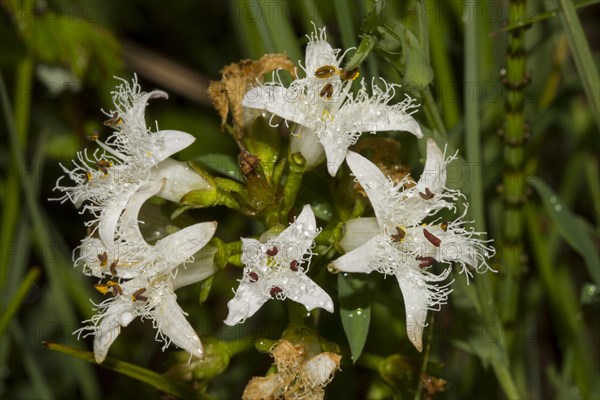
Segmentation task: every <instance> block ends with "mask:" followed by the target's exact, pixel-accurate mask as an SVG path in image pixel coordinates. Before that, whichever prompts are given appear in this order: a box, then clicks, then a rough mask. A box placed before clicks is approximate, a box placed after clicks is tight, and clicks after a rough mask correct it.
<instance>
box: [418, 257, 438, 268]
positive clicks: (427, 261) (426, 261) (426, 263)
mask: <svg viewBox="0 0 600 400" xmlns="http://www.w3.org/2000/svg"><path fill="white" fill-rule="evenodd" d="M417 260H418V261H421V262H420V263H419V268H427V267H431V266H432V265H433V264H434V263H436V262H437V260H436V259H435V258H433V257H417Z"/></svg>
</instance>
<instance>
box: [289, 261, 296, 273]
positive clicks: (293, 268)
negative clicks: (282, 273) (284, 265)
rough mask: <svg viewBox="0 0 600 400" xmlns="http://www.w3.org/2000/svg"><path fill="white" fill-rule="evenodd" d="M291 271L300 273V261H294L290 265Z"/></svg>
mask: <svg viewBox="0 0 600 400" xmlns="http://www.w3.org/2000/svg"><path fill="white" fill-rule="evenodd" d="M290 269H291V270H292V271H294V272H296V271H298V261H296V260H292V262H291V263H290Z"/></svg>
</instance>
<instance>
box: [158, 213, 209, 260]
mask: <svg viewBox="0 0 600 400" xmlns="http://www.w3.org/2000/svg"><path fill="white" fill-rule="evenodd" d="M216 229H217V223H216V222H202V223H199V224H194V225H192V226H188V227H187V228H184V229H182V230H180V231H177V232H175V233H172V234H170V235H169V236H167V237H165V238H163V239H161V240H159V241H158V242H157V243H156V245H155V250H156V251H157V252H158V253H159V254H164V255H165V257H166V261H167V263H168V264H169V265H171V266H173V267H175V266H177V265H179V264H182V263H183V262H185V261H187V260H189V259H190V257H192V256H193V255H194V254H195V253H197V252H198V251H200V249H201V248H202V247H204V246H206V244H207V243H208V241H209V240H210V238H212V237H213V235H214V234H215V231H216Z"/></svg>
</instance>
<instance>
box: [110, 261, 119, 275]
mask: <svg viewBox="0 0 600 400" xmlns="http://www.w3.org/2000/svg"><path fill="white" fill-rule="evenodd" d="M118 262H119V261H118V260H117V261H113V262H112V263H111V264H110V268H109V269H110V273H111V274H113V276H116V275H117V263H118Z"/></svg>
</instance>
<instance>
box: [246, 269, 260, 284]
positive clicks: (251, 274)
mask: <svg viewBox="0 0 600 400" xmlns="http://www.w3.org/2000/svg"><path fill="white" fill-rule="evenodd" d="M248 279H250V282H256V281H257V280H258V274H257V273H256V272H254V271H252V272H249V273H248Z"/></svg>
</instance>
